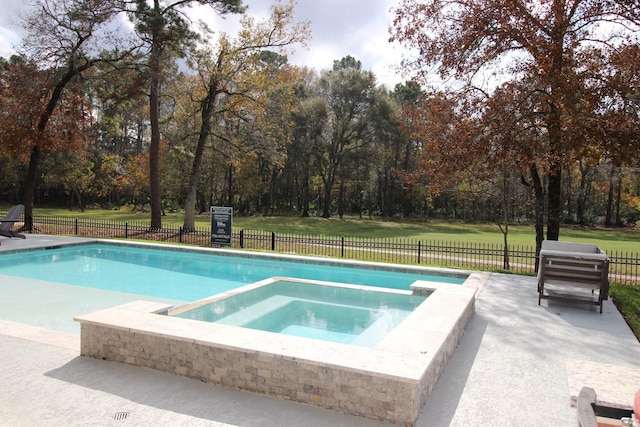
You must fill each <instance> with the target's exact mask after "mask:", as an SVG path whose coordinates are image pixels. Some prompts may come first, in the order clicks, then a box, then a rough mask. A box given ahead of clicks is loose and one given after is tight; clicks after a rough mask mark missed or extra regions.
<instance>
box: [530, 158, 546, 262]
mask: <svg viewBox="0 0 640 427" xmlns="http://www.w3.org/2000/svg"><path fill="white" fill-rule="evenodd" d="M529 172H530V173H531V181H532V184H531V185H532V186H533V194H534V200H535V205H534V213H533V215H534V227H535V231H536V266H535V267H536V271H538V262H537V260H538V255H539V254H540V248H542V242H543V241H544V187H543V185H542V181H541V179H540V174H539V173H538V168H537V167H536V166H535V165H533V166H531V167H530V168H529Z"/></svg>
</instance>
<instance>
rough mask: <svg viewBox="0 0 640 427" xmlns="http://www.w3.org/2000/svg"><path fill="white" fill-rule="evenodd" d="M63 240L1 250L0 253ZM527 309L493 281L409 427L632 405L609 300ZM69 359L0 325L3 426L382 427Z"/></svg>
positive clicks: (31, 333) (35, 333) (527, 292)
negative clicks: (574, 401) (578, 400)
mask: <svg viewBox="0 0 640 427" xmlns="http://www.w3.org/2000/svg"><path fill="white" fill-rule="evenodd" d="M66 239H68V238H60V237H53V236H40V235H28V236H27V239H26V240H21V239H1V245H0V251H6V250H12V249H17V248H24V247H28V246H29V247H39V246H48V245H53V244H56V242H58V243H59V242H60V241H61V240H66ZM1 286H2V281H1V280H0V289H1ZM537 300H538V299H537V290H536V281H535V278H532V277H523V276H515V275H505V274H492V275H491V277H490V279H489V281H488V282H487V284H486V285H485V286H484V288H483V289H482V290H481V292H480V293H479V295H478V299H477V301H476V313H475V315H474V316H473V318H472V319H471V321H470V323H469V326H468V328H467V330H466V332H465V334H464V337H463V338H462V341H461V343H460V345H459V346H458V348H457V350H456V351H455V353H454V355H453V358H452V359H451V360H450V362H449V364H448V365H447V366H446V368H445V370H444V373H443V375H442V376H441V377H440V380H439V381H438V383H437V385H436V387H435V390H434V392H433V394H432V395H431V397H430V399H429V400H428V402H427V404H426V405H425V406H424V408H423V410H422V413H421V415H420V418H419V419H418V422H417V424H416V425H418V426H425V427H426V426H448V425H452V426H468V425H474V426H496V425H514V426H541V425H547V426H575V425H576V415H575V408H573V407H572V406H571V398H572V396H573V397H575V396H576V395H577V393H578V391H579V389H580V388H581V387H582V386H583V385H586V386H590V387H593V388H594V389H595V390H596V392H597V393H598V398H599V399H600V400H601V401H604V402H610V403H617V404H622V405H624V404H630V403H631V402H632V399H633V393H635V390H637V389H638V388H640V343H639V342H638V340H637V339H636V338H635V336H634V335H633V334H632V332H631V330H630V329H629V327H628V326H627V324H626V323H625V321H624V319H623V318H622V316H621V315H620V313H619V312H618V311H617V309H616V308H615V306H614V305H613V303H612V302H611V300H608V301H605V305H604V312H603V314H599V313H598V309H597V307H592V306H586V305H574V304H571V305H570V304H563V303H559V302H554V301H549V302H548V301H543V305H542V306H538V304H537ZM2 318H3V316H2V313H0V319H2ZM79 348H80V345H79V336H78V335H74V334H70V333H65V332H58V331H52V330H45V329H42V328H38V327H34V326H28V325H24V324H20V323H14V322H11V321H6V320H1V321H0V360H2V363H1V364H0V419H2V423H3V425H8V426H27V425H28V426H40V425H42V426H44V425H46V426H51V425H83V426H85V425H100V426H104V425H117V426H124V425H131V426H133V425H136V426H138V425H172V426H173V425H189V426H191V425H203V426H204V425H208V426H209V425H213V426H226V425H230V426H281V425H290V426H297V425H304V426H381V425H385V424H383V423H379V422H374V421H370V420H366V419H363V418H358V417H353V416H347V415H343V414H339V413H336V412H332V411H328V410H323V409H320V408H316V407H314V406H310V405H304V404H298V403H293V402H288V401H283V400H278V399H275V398H271V397H267V396H262V395H257V394H252V393H249V392H240V391H234V390H227V389H224V388H221V387H217V386H214V385H211V384H205V383H202V382H199V381H196V380H190V379H187V378H182V377H178V376H175V375H172V374H166V373H161V372H156V371H153V370H149V369H144V368H137V367H133V366H129V365H125V364H120V363H115V362H108V361H102V360H97V359H90V358H86V357H81V356H80V353H79Z"/></svg>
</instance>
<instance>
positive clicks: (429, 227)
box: [3, 208, 640, 252]
mask: <svg viewBox="0 0 640 427" xmlns="http://www.w3.org/2000/svg"><path fill="white" fill-rule="evenodd" d="M3 210H4V209H3ZM34 213H35V215H36V216H37V215H51V216H65V217H71V218H94V219H104V220H114V221H128V222H147V223H148V222H149V220H150V214H149V213H133V212H131V211H128V210H124V209H121V210H87V211H85V212H79V211H70V210H68V209H50V208H36V209H35V212H34ZM183 219H184V217H183V213H169V214H167V215H166V216H164V217H163V218H162V222H163V224H173V225H181V224H182V223H183ZM196 226H197V227H203V228H205V227H210V219H209V214H208V213H205V214H202V215H198V216H197V217H196ZM233 226H234V228H240V229H247V230H265V231H274V232H276V233H306V234H315V235H327V236H345V237H378V238H394V239H402V238H406V239H414V240H423V241H427V240H428V241H446V242H452V243H477V244H481V243H484V244H502V242H503V236H502V233H501V232H500V228H499V227H498V226H497V225H496V224H476V223H474V224H469V223H464V222H459V221H455V222H445V221H440V220H437V221H436V220H434V221H423V220H386V219H378V218H375V219H368V218H363V219H360V218H357V217H348V218H345V219H339V218H329V219H325V218H315V217H314V218H300V217H285V216H275V217H255V216H254V217H241V216H235V217H234V218H233ZM508 238H509V245H511V246H534V245H535V230H534V229H533V225H530V224H527V225H517V224H514V225H510V226H509V235H508ZM560 240H566V241H573V242H583V243H594V244H597V245H598V246H599V247H601V248H602V249H603V250H605V251H607V252H612V251H617V252H625V251H629V252H640V231H638V230H634V229H623V228H587V227H569V226H565V227H562V228H561V229H560Z"/></svg>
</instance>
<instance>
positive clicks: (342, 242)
mask: <svg viewBox="0 0 640 427" xmlns="http://www.w3.org/2000/svg"><path fill="white" fill-rule="evenodd" d="M340 256H341V257H342V258H344V236H342V237H341V243H340Z"/></svg>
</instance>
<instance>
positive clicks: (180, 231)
mask: <svg viewBox="0 0 640 427" xmlns="http://www.w3.org/2000/svg"><path fill="white" fill-rule="evenodd" d="M178 233H179V235H180V237H179V238H178V242H180V243H182V226H180V228H179V230H178Z"/></svg>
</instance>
